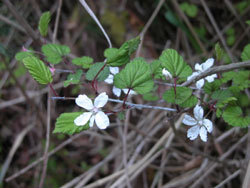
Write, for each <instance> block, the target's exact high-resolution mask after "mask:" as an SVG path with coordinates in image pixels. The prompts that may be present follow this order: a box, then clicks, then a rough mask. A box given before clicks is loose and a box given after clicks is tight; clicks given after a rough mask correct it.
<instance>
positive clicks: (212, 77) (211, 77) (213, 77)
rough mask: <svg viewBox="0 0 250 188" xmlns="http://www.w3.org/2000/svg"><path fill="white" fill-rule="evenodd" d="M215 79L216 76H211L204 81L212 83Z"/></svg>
mask: <svg viewBox="0 0 250 188" xmlns="http://www.w3.org/2000/svg"><path fill="white" fill-rule="evenodd" d="M215 78H217V74H212V75H210V76H207V77H206V78H205V79H206V80H207V81H208V82H213V81H214V79H215Z"/></svg>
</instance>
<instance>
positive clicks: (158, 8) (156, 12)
mask: <svg viewBox="0 0 250 188" xmlns="http://www.w3.org/2000/svg"><path fill="white" fill-rule="evenodd" d="M164 2H165V0H160V1H159V3H158V5H157V7H156V9H155V10H154V12H153V14H152V15H151V17H150V18H149V20H148V22H147V23H146V25H145V27H144V28H143V30H142V32H141V33H140V38H141V42H140V44H139V47H138V49H137V52H136V57H139V56H140V52H141V48H142V45H143V40H144V35H145V33H146V32H147V30H148V28H149V27H150V25H151V24H152V22H153V21H154V19H155V17H156V16H157V14H158V13H159V11H160V9H161V7H162V5H163V3H164Z"/></svg>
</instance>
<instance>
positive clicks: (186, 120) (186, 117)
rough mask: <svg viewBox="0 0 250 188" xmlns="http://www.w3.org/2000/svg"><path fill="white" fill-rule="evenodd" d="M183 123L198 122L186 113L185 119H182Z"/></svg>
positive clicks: (191, 124) (191, 123)
mask: <svg viewBox="0 0 250 188" xmlns="http://www.w3.org/2000/svg"><path fill="white" fill-rule="evenodd" d="M182 123H184V124H185V125H189V126H193V125H196V124H197V121H196V120H195V119H194V118H192V117H191V116H189V115H185V116H184V119H183V120H182Z"/></svg>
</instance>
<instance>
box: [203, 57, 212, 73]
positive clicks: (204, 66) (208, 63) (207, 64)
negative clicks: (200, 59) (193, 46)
mask: <svg viewBox="0 0 250 188" xmlns="http://www.w3.org/2000/svg"><path fill="white" fill-rule="evenodd" d="M213 64H214V58H209V59H207V60H206V61H205V63H202V64H201V66H202V69H203V71H205V70H207V69H209V68H210V67H212V66H213Z"/></svg>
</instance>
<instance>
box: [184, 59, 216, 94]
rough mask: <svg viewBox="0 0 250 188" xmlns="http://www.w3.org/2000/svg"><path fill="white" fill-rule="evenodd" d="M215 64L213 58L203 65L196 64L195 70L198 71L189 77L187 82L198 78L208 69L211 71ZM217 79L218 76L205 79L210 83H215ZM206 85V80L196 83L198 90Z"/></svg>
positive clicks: (213, 75)
mask: <svg viewBox="0 0 250 188" xmlns="http://www.w3.org/2000/svg"><path fill="white" fill-rule="evenodd" d="M213 64H214V59H213V58H209V59H207V60H206V61H205V62H204V63H202V64H201V65H200V64H198V63H196V64H195V67H194V69H195V70H196V71H197V72H193V74H192V75H191V76H189V77H188V78H187V80H190V79H192V78H193V77H196V76H197V75H199V74H200V73H202V72H204V71H206V70H207V69H209V68H210V67H212V66H213ZM215 78H217V74H212V75H210V76H207V77H205V79H206V80H207V81H208V82H213V81H214V79H215ZM204 83H205V80H204V79H200V80H198V81H197V82H196V87H197V88H198V89H201V88H202V87H203V85H204Z"/></svg>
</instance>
